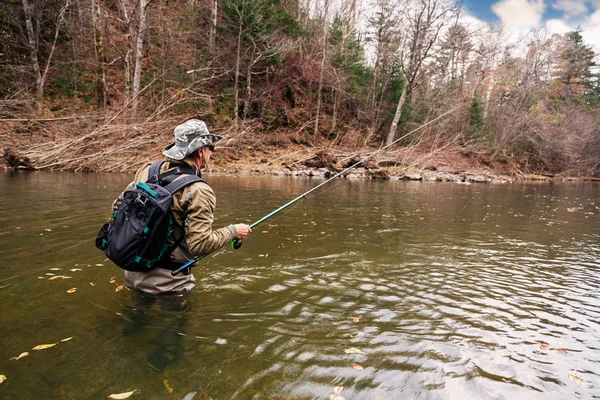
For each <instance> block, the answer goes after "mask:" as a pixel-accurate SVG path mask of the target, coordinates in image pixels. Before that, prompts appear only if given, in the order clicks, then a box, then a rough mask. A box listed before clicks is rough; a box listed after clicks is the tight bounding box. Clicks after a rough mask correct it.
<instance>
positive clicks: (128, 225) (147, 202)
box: [96, 161, 206, 272]
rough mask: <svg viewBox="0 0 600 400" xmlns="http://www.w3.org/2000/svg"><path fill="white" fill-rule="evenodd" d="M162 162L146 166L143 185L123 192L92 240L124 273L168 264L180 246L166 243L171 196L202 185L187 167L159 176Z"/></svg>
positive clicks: (170, 219)
mask: <svg viewBox="0 0 600 400" xmlns="http://www.w3.org/2000/svg"><path fill="white" fill-rule="evenodd" d="M163 162H164V161H156V162H154V163H152V164H151V165H150V169H149V170H148V177H149V179H148V181H147V182H145V183H144V182H140V183H138V184H137V185H136V186H135V187H134V188H133V189H130V190H126V191H125V193H124V194H123V201H122V202H121V204H120V205H119V206H118V208H117V209H116V210H115V211H114V212H113V215H112V219H111V220H110V222H108V223H106V224H104V226H102V228H101V229H100V232H98V236H97V237H96V247H97V248H99V249H100V250H102V251H103V252H104V253H105V254H106V256H107V257H108V258H109V259H110V260H111V261H112V262H114V263H115V264H117V265H118V266H119V267H121V268H123V269H124V270H127V271H134V272H147V271H150V270H152V269H155V268H159V267H161V264H164V265H168V264H169V263H168V262H164V263H163V262H161V261H163V260H166V261H168V257H169V255H170V254H171V252H172V251H173V250H174V249H175V247H177V246H178V245H179V243H180V242H181V241H178V242H175V243H174V244H172V245H170V246H169V245H168V243H167V241H168V239H171V238H172V233H173V231H172V225H173V221H172V217H171V201H172V199H173V194H174V193H176V192H177V191H179V190H181V189H183V188H184V187H186V186H188V185H190V184H192V183H194V182H204V181H203V180H202V179H200V177H198V176H197V175H196V171H194V170H193V169H192V168H189V167H177V168H175V169H172V170H169V171H167V172H164V173H162V174H160V167H161V166H162V164H163ZM182 175H183V176H182ZM176 178H179V179H176ZM205 183H206V182H205ZM167 269H169V268H167Z"/></svg>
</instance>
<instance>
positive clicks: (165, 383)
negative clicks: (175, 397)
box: [163, 379, 173, 393]
mask: <svg viewBox="0 0 600 400" xmlns="http://www.w3.org/2000/svg"><path fill="white" fill-rule="evenodd" d="M163 386H164V387H165V389H167V392H169V393H173V388H172V387H171V386H169V381H168V380H166V379H163Z"/></svg>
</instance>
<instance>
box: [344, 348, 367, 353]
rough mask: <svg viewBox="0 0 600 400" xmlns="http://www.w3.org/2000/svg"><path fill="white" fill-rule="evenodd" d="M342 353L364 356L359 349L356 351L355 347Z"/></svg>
mask: <svg viewBox="0 0 600 400" xmlns="http://www.w3.org/2000/svg"><path fill="white" fill-rule="evenodd" d="M344 353H346V354H365V353H363V352H362V351H361V350H360V349H357V348H356V347H350V348H349V349H346V350H344Z"/></svg>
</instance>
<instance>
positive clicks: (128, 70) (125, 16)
mask: <svg viewBox="0 0 600 400" xmlns="http://www.w3.org/2000/svg"><path fill="white" fill-rule="evenodd" d="M119 7H120V9H121V14H123V20H124V21H125V24H126V26H125V27H126V28H127V33H126V34H125V36H126V39H127V52H126V53H125V56H124V60H123V62H124V63H125V98H126V100H127V101H129V100H130V98H131V97H130V95H131V64H132V62H131V54H132V53H133V39H132V38H133V34H132V29H131V17H130V16H129V12H128V11H127V5H126V4H125V1H124V0H120V1H119Z"/></svg>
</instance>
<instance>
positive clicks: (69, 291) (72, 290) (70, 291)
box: [67, 287, 77, 293]
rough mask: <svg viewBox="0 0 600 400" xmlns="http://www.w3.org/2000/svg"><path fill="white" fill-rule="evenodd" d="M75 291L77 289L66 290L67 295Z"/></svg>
mask: <svg viewBox="0 0 600 400" xmlns="http://www.w3.org/2000/svg"><path fill="white" fill-rule="evenodd" d="M76 291H77V288H75V287H73V288H71V289H69V290H67V293H75V292H76Z"/></svg>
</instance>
